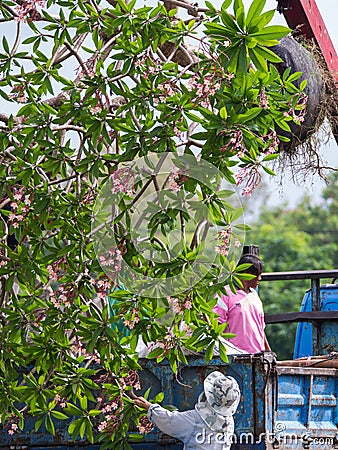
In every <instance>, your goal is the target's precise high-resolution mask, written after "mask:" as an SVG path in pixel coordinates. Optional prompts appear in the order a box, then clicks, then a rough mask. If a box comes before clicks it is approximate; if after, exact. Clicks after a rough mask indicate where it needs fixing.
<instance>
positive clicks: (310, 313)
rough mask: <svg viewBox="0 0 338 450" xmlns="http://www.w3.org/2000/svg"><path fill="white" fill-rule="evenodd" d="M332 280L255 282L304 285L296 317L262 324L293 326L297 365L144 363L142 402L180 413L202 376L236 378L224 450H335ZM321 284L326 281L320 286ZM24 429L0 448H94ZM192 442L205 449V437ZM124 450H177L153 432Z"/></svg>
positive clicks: (195, 359) (283, 276) (291, 275)
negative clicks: (229, 439)
mask: <svg viewBox="0 0 338 450" xmlns="http://www.w3.org/2000/svg"><path fill="white" fill-rule="evenodd" d="M337 277H338V270H333V271H325V270H324V271H310V272H309V271H307V272H281V273H267V274H263V277H262V278H263V281H271V282H272V281H274V280H295V279H298V280H299V279H310V280H311V288H310V289H309V291H307V292H306V293H305V296H304V300H303V303H302V311H299V312H291V313H284V314H274V315H270V316H267V317H266V322H267V324H270V323H281V322H292V321H297V322H299V326H298V332H297V337H296V343H295V354H296V356H297V357H298V356H299V355H301V356H303V358H298V359H296V360H291V361H277V360H276V357H275V354H274V353H273V352H262V353H257V354H254V355H251V354H230V355H229V361H228V363H224V362H223V361H222V360H221V359H220V358H219V357H217V355H216V356H215V357H214V358H213V359H212V360H211V361H210V362H209V363H207V364H206V362H205V360H204V359H203V357H202V356H201V355H192V356H189V357H188V364H184V365H182V366H181V367H180V368H179V374H178V376H176V375H175V374H173V372H172V370H171V368H170V365H169V363H168V362H167V361H166V360H164V361H163V362H162V363H160V364H157V363H156V362H155V361H153V360H147V359H144V360H141V363H142V366H143V370H142V372H141V374H140V375H141V381H142V387H143V390H145V389H147V388H148V387H151V392H150V398H153V397H154V396H155V395H156V394H157V393H159V392H163V393H164V400H163V405H175V406H177V408H178V409H180V410H187V409H190V408H192V407H193V405H194V404H195V402H196V399H197V397H198V395H199V394H200V393H201V391H202V389H203V380H204V378H205V377H206V375H207V374H208V373H210V372H211V371H213V370H220V371H221V372H223V373H225V374H227V375H231V376H233V377H234V378H236V380H237V381H238V383H239V386H240V388H241V392H242V397H241V402H240V405H239V407H238V410H237V412H236V415H235V430H236V434H235V436H234V439H233V444H232V450H239V449H241V450H254V449H255V450H265V449H266V450H268V449H269V450H270V449H290V450H291V449H298V450H300V449H318V450H319V449H333V448H336V449H338V403H337V398H338V359H337V357H338V353H337V352H338V328H337V326H338V325H337V320H338V311H337V309H338V308H337V304H338V284H336V283H335V279H336V278H337ZM328 278H331V279H333V282H332V283H330V284H324V285H321V284H320V281H321V280H322V279H328ZM328 298H329V300H327V299H328ZM304 330H305V331H304ZM309 330H310V331H309ZM309 344H310V345H309ZM319 355H321V356H319ZM27 427H28V428H27V429H25V430H24V432H23V433H18V434H16V435H15V436H12V437H10V436H9V435H8V434H7V433H6V432H4V431H0V449H8V450H9V449H16V450H19V449H22V450H23V449H31V450H42V449H44V450H46V449H50V450H56V449H60V450H66V449H67V450H74V449H87V450H98V449H99V448H100V446H99V445H98V444H89V443H88V442H86V441H85V440H79V441H76V442H74V441H72V439H71V436H70V435H69V434H68V433H67V431H66V426H65V423H64V422H61V421H60V424H59V428H58V429H57V430H56V434H55V436H52V435H50V434H49V433H47V432H46V431H45V430H43V429H41V430H39V431H38V432H34V431H33V430H34V425H33V424H32V425H31V426H30V425H29V422H28V425H27ZM198 439H199V440H200V443H201V444H204V443H205V448H208V442H207V436H199V437H198ZM203 439H204V441H203ZM131 445H132V447H133V448H135V450H155V449H156V450H160V449H161V450H167V449H171V450H176V449H177V450H178V449H182V443H180V442H179V441H177V440H175V439H173V438H171V437H170V436H167V435H165V434H163V433H162V432H160V431H159V430H158V429H157V428H155V429H154V430H153V431H152V432H151V433H149V434H147V435H145V436H144V439H143V440H142V441H139V442H137V443H131ZM112 448H113V447H112Z"/></svg>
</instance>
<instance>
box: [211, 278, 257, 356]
mask: <svg viewBox="0 0 338 450" xmlns="http://www.w3.org/2000/svg"><path fill="white" fill-rule="evenodd" d="M225 289H226V291H227V293H228V294H229V295H228V296H226V295H224V294H222V297H221V298H219V297H218V301H217V305H216V306H215V307H214V312H216V313H217V314H219V319H218V321H219V323H224V322H228V326H227V328H226V330H225V332H226V333H233V334H236V336H235V337H234V338H231V342H232V343H233V344H234V345H236V347H238V348H240V349H242V350H245V351H247V352H248V353H258V352H261V351H262V350H264V349H265V334H264V328H265V322H264V311H263V305H262V301H261V299H260V298H259V296H258V294H257V292H256V291H255V290H254V289H251V290H250V292H249V293H246V292H244V291H243V290H241V289H239V290H237V292H236V294H234V293H233V292H232V291H231V289H230V288H229V286H226V288H225Z"/></svg>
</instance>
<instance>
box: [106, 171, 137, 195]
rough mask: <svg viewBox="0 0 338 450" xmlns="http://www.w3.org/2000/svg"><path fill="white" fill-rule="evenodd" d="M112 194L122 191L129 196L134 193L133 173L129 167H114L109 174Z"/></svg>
mask: <svg viewBox="0 0 338 450" xmlns="http://www.w3.org/2000/svg"><path fill="white" fill-rule="evenodd" d="M110 179H111V182H112V189H111V192H112V194H118V193H124V194H127V195H129V196H131V195H133V193H134V175H133V173H132V171H131V169H130V168H129V167H124V168H122V169H116V170H114V172H113V173H112V174H111V175H110Z"/></svg>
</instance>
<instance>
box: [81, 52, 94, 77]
mask: <svg viewBox="0 0 338 450" xmlns="http://www.w3.org/2000/svg"><path fill="white" fill-rule="evenodd" d="M96 62H97V56H96V55H94V56H91V57H90V58H88V59H87V61H85V63H84V65H83V67H82V66H80V67H78V68H77V69H76V72H77V74H78V77H79V78H85V77H89V78H93V77H94V76H95V67H96Z"/></svg>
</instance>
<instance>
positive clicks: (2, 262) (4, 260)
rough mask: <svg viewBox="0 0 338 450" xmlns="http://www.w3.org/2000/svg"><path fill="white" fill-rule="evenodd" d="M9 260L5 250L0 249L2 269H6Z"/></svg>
mask: <svg viewBox="0 0 338 450" xmlns="http://www.w3.org/2000/svg"><path fill="white" fill-rule="evenodd" d="M7 262H8V258H7V257H6V256H5V254H4V250H3V249H1V248H0V267H6V266H7Z"/></svg>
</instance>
